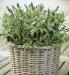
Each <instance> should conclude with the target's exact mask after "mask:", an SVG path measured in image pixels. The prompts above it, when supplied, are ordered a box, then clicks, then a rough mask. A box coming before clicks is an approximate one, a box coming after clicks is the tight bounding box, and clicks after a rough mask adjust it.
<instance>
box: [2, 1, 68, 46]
mask: <svg viewBox="0 0 69 75" xmlns="http://www.w3.org/2000/svg"><path fill="white" fill-rule="evenodd" d="M24 6H25V10H24V9H23V8H21V7H20V5H19V3H17V6H12V8H11V9H10V8H9V7H7V9H8V12H9V13H4V15H3V21H2V26H3V34H4V36H6V37H7V41H11V42H13V43H15V44H17V45H25V46H27V45H28V46H34V45H36V46H47V45H53V44H62V43H63V42H64V41H65V39H64V38H65V34H66V32H68V31H69V30H68V29H67V28H66V27H65V25H63V22H64V13H63V12H61V13H58V12H57V11H58V8H59V7H57V8H56V9H54V10H50V9H48V10H45V9H44V6H43V4H39V5H37V6H34V5H33V3H32V2H31V3H30V4H29V5H24Z"/></svg>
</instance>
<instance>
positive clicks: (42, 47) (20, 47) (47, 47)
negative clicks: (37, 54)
mask: <svg viewBox="0 0 69 75" xmlns="http://www.w3.org/2000/svg"><path fill="white" fill-rule="evenodd" d="M7 44H8V45H9V46H10V47H14V48H18V49H24V48H26V49H40V50H41V49H45V50H46V49H47V50H48V49H53V48H60V47H61V45H58V44H54V45H52V46H49V45H48V46H33V47H24V46H23V45H16V44H14V43H12V42H7Z"/></svg>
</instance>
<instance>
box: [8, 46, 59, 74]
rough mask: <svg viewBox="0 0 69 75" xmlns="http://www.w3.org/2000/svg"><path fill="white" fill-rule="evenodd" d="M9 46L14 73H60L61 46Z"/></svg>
mask: <svg viewBox="0 0 69 75" xmlns="http://www.w3.org/2000/svg"><path fill="white" fill-rule="evenodd" d="M9 47H10V48H11V50H10V53H11V64H12V66H11V70H12V75H58V67H59V56H60V49H59V48H60V47H49V46H48V47H34V48H23V47H22V46H15V45H10V46H9Z"/></svg>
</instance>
